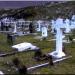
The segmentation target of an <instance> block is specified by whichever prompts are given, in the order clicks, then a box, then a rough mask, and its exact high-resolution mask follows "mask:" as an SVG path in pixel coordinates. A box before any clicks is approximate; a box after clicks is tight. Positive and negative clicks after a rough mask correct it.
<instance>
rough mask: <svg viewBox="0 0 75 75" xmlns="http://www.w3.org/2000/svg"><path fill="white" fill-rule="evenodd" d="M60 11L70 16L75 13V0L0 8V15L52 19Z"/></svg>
mask: <svg viewBox="0 0 75 75" xmlns="http://www.w3.org/2000/svg"><path fill="white" fill-rule="evenodd" d="M59 13H61V14H62V15H65V16H66V15H68V16H69V17H70V16H71V15H72V14H73V13H74V14H75V1H68V2H67V1H64V2H59V1H58V2H52V1H51V2H48V3H46V4H45V5H42V6H30V7H24V8H18V9H8V10H5V9H0V16H2V15H3V14H7V15H8V16H12V17H15V18H24V19H30V20H33V19H51V18H52V17H53V16H55V17H56V16H57V15H58V14H59Z"/></svg>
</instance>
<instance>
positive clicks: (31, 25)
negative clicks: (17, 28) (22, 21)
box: [29, 23, 33, 33]
mask: <svg viewBox="0 0 75 75" xmlns="http://www.w3.org/2000/svg"><path fill="white" fill-rule="evenodd" d="M29 31H30V33H33V24H32V23H30V25H29Z"/></svg>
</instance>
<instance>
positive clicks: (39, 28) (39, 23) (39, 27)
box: [37, 20, 42, 31]
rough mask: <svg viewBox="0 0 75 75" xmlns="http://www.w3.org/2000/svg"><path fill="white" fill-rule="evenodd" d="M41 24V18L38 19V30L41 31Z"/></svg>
mask: <svg viewBox="0 0 75 75" xmlns="http://www.w3.org/2000/svg"><path fill="white" fill-rule="evenodd" d="M41 24H42V21H41V20H39V21H37V31H41Z"/></svg>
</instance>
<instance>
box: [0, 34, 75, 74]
mask: <svg viewBox="0 0 75 75" xmlns="http://www.w3.org/2000/svg"><path fill="white" fill-rule="evenodd" d="M34 37H35V36H34V35H26V36H21V37H17V38H16V41H15V42H14V44H18V43H22V42H30V43H32V44H33V45H36V46H38V47H40V48H41V50H42V52H43V53H48V52H51V51H53V50H54V48H55V41H54V42H53V41H51V42H50V41H48V40H49V39H50V38H51V35H49V37H48V38H47V40H43V41H40V40H39V39H34ZM64 45H65V49H66V52H67V54H69V55H72V58H70V59H67V60H64V61H62V62H59V63H56V64H55V65H54V66H53V67H51V66H46V67H42V68H38V69H36V70H33V71H30V72H29V73H30V74H75V43H70V44H64ZM11 51H12V48H11V45H9V44H7V41H6V35H5V34H1V33H0V52H11ZM33 55H34V52H33V51H30V52H22V53H17V54H15V55H11V56H7V57H0V70H2V71H3V72H4V73H6V74H15V73H17V72H16V71H15V70H14V69H11V68H10V67H9V66H8V65H6V62H7V61H8V62H11V61H12V59H13V58H15V57H18V58H19V60H20V61H21V62H22V63H23V64H24V65H26V66H27V67H30V66H33V65H36V64H39V63H44V62H47V61H42V62H36V61H35V60H34V59H33V58H32V57H33ZM9 69H10V71H9Z"/></svg>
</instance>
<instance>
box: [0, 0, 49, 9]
mask: <svg viewBox="0 0 75 75" xmlns="http://www.w3.org/2000/svg"><path fill="white" fill-rule="evenodd" d="M47 2H48V1H0V8H22V7H27V6H37V5H44V4H45V3H47Z"/></svg>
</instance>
